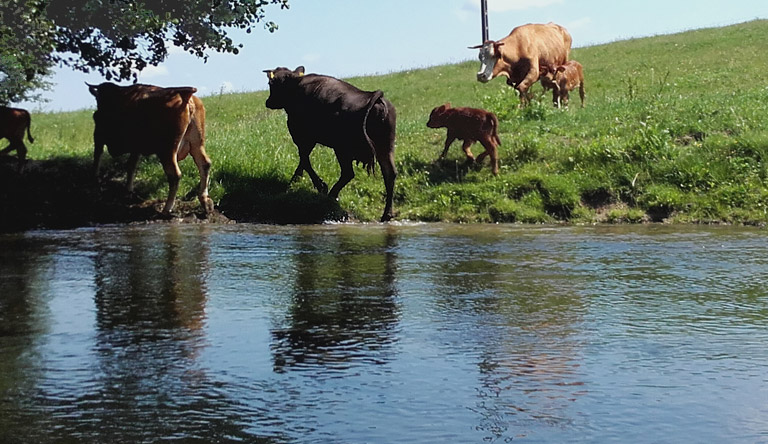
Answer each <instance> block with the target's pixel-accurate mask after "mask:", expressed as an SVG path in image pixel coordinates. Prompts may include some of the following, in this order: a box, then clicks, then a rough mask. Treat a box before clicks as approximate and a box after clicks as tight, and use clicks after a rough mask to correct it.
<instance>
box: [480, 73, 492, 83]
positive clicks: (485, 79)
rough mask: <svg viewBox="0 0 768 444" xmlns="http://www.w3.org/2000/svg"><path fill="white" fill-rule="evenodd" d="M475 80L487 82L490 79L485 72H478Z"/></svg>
mask: <svg viewBox="0 0 768 444" xmlns="http://www.w3.org/2000/svg"><path fill="white" fill-rule="evenodd" d="M477 81H478V82H480V83H488V82H490V81H491V78H490V77H488V75H487V74H486V73H485V72H482V71H481V72H479V73H477Z"/></svg>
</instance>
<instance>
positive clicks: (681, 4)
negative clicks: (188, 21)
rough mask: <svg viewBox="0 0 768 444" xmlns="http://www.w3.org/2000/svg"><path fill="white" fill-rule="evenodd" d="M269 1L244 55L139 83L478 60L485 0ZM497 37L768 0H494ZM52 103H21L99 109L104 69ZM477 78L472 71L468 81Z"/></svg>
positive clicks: (752, 12) (755, 6) (51, 95)
mask: <svg viewBox="0 0 768 444" xmlns="http://www.w3.org/2000/svg"><path fill="white" fill-rule="evenodd" d="M290 4H291V8H290V9H288V10H280V9H278V8H269V9H268V11H267V13H268V18H269V19H270V20H273V21H275V22H277V24H278V25H279V27H280V29H279V30H278V31H277V32H275V33H274V34H270V33H269V32H267V31H266V30H261V29H259V30H257V31H255V32H253V33H251V34H245V33H241V32H239V31H233V32H232V33H231V34H230V35H231V36H232V37H233V38H234V40H235V41H238V42H241V43H243V44H244V45H245V47H244V49H243V50H242V51H241V53H240V54H239V55H237V56H233V55H222V54H217V53H212V54H211V56H210V58H209V59H208V62H207V63H203V62H202V60H199V59H197V58H195V57H193V56H191V55H188V54H185V53H183V52H180V51H179V50H172V51H171V55H170V56H169V58H168V60H166V62H164V63H163V64H162V65H160V66H158V67H152V68H149V69H147V70H145V71H144V72H142V73H141V75H140V76H139V81H140V82H142V83H152V84H156V85H161V86H174V85H176V86H181V85H190V86H195V87H197V88H198V90H199V94H200V95H202V96H205V95H210V94H216V93H219V92H244V91H255V90H262V89H266V87H267V82H266V77H265V75H264V73H263V72H262V71H263V70H264V69H271V68H275V67H277V66H288V67H291V68H295V67H296V66H298V65H304V66H305V67H306V69H307V72H316V73H321V74H328V75H332V76H335V77H350V76H356V75H364V74H376V73H388V72H394V71H402V70H406V69H412V68H420V67H427V66H434V65H439V64H445V63H453V62H460V61H464V60H469V59H474V58H475V57H476V51H471V50H469V49H467V46H470V45H476V44H479V43H480V40H481V37H480V35H481V34H480V12H479V11H480V6H479V5H480V0H388V1H376V0H290ZM488 5H489V10H490V12H489V17H488V21H489V28H490V37H491V38H492V39H500V38H502V37H504V36H506V35H507V34H508V33H509V31H511V30H512V28H514V27H515V26H518V25H521V24H524V23H532V22H533V23H537V22H538V23H540V22H549V21H553V22H556V23H559V24H561V25H563V26H565V27H566V28H567V29H568V30H569V31H570V33H571V35H572V36H573V45H574V47H580V46H589V45H593V44H598V43H606V42H611V41H616V40H623V39H627V38H632V37H642V36H649V35H656V34H668V33H672V32H679V31H684V30H689V29H697V28H703V27H713V26H722V25H728V24H732V23H739V22H744V21H748V20H753V19H757V18H768V1H766V0H731V1H719V0H665V1H663V0H644V1H616V0H488ZM52 81H53V82H54V83H55V86H54V88H53V90H52V91H50V92H47V93H45V94H44V97H46V98H48V99H49V102H48V103H42V104H41V103H23V104H20V106H23V107H25V108H28V109H30V110H33V111H39V110H45V111H60V110H74V109H83V108H93V107H95V103H94V101H93V98H92V97H91V95H90V94H89V93H88V90H87V88H86V87H85V85H84V84H83V82H85V81H87V82H90V83H100V82H102V81H104V79H103V78H102V77H101V76H100V75H98V74H96V73H93V74H82V73H76V72H73V71H71V70H69V69H66V68H62V69H58V70H57V72H56V75H55V76H54V77H53V78H52ZM467 81H468V82H473V81H474V75H472V76H470V77H468V78H467Z"/></svg>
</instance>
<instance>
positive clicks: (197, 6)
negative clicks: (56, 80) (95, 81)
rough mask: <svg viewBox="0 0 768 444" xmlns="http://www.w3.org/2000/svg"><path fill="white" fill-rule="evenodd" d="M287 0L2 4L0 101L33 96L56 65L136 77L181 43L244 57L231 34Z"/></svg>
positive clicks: (31, 0) (28, 0) (33, 0)
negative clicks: (228, 33)
mask: <svg viewBox="0 0 768 444" xmlns="http://www.w3.org/2000/svg"><path fill="white" fill-rule="evenodd" d="M270 5H276V6H279V7H280V8H288V0H152V1H142V0H0V103H8V102H16V101H20V100H25V99H30V98H34V97H33V94H32V91H33V90H35V89H37V88H41V87H44V86H46V82H45V78H46V76H48V75H49V74H50V73H51V69H52V68H53V67H54V66H55V65H57V64H58V65H61V66H68V67H70V68H73V69H75V70H79V71H83V72H91V71H98V72H99V73H101V74H102V75H103V76H104V77H105V78H106V79H107V80H128V79H133V80H136V78H137V75H138V72H140V71H141V70H142V69H144V68H146V67H147V66H150V65H157V64H159V63H160V62H162V61H163V60H165V58H166V57H167V56H168V48H169V47H170V45H171V44H172V45H175V46H178V47H180V48H183V49H184V50H185V51H187V52H189V53H191V54H193V55H195V56H197V57H201V58H204V59H205V58H207V53H208V52H209V51H217V52H226V53H233V54H237V53H238V52H239V49H240V48H242V44H241V43H236V42H234V41H233V40H232V39H231V38H230V37H229V36H228V35H227V31H229V30H231V29H242V30H245V31H246V32H248V33H250V32H251V31H252V30H253V29H254V28H255V27H256V26H257V25H259V24H263V25H264V27H265V28H266V29H267V30H269V31H270V32H272V31H274V30H275V29H277V25H275V23H274V22H271V21H267V20H266V14H265V8H266V7H267V6H270Z"/></svg>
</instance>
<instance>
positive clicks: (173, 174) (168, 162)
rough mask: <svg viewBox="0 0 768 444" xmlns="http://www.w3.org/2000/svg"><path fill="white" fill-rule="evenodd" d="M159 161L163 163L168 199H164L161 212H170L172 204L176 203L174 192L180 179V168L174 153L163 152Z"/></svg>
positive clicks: (177, 189) (167, 213) (176, 191)
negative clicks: (166, 179)
mask: <svg viewBox="0 0 768 444" xmlns="http://www.w3.org/2000/svg"><path fill="white" fill-rule="evenodd" d="M160 163H162V165H163V170H164V171H165V177H167V178H168V200H166V201H165V207H164V208H163V214H165V215H169V214H171V210H173V204H174V203H176V193H178V191H179V181H180V180H181V170H180V169H179V164H178V162H177V161H176V153H175V152H173V153H168V154H164V155H162V156H161V157H160Z"/></svg>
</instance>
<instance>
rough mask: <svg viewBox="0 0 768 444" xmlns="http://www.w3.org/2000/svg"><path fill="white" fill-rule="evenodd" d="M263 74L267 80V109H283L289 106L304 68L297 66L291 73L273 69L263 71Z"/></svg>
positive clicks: (283, 69) (281, 69)
mask: <svg viewBox="0 0 768 444" xmlns="http://www.w3.org/2000/svg"><path fill="white" fill-rule="evenodd" d="M264 72H265V73H267V78H268V79H269V97H268V98H267V103H266V105H267V108H269V109H283V108H285V107H286V106H289V105H290V98H291V97H292V95H293V91H294V90H295V88H296V85H298V83H299V80H300V79H301V78H302V77H303V76H304V67H303V66H299V67H298V68H296V69H295V70H293V71H291V70H290V69H288V68H275V69H267V70H264Z"/></svg>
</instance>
